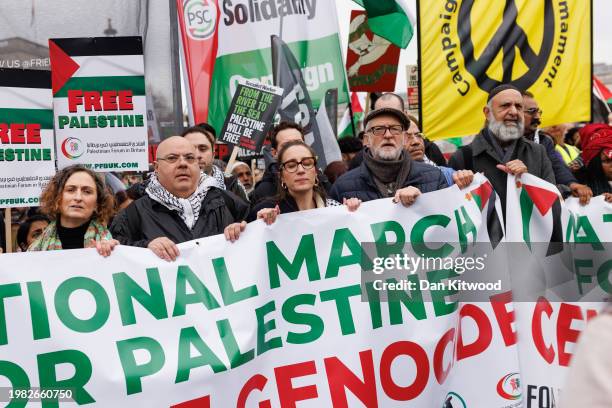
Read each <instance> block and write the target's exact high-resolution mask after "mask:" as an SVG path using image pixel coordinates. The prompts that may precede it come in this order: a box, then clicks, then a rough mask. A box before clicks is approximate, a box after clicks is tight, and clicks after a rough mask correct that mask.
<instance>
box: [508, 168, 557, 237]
mask: <svg viewBox="0 0 612 408" xmlns="http://www.w3.org/2000/svg"><path fill="white" fill-rule="evenodd" d="M506 205H507V213H506V215H507V216H508V219H512V218H510V217H511V216H512V215H515V216H517V215H518V217H517V218H518V219H517V221H518V220H520V223H518V222H515V223H510V224H511V225H509V226H508V232H509V236H512V238H513V241H514V240H516V241H522V242H525V243H526V244H527V246H528V247H529V248H530V249H531V248H532V243H536V242H543V243H560V242H563V231H562V223H561V196H560V194H559V191H558V190H557V187H556V186H555V185H553V184H551V183H548V182H546V181H544V180H542V179H540V178H538V177H535V176H533V175H531V174H523V175H522V176H521V178H520V180H517V179H516V178H515V177H513V176H508V198H507V200H506ZM550 248H551V246H549V249H550Z"/></svg>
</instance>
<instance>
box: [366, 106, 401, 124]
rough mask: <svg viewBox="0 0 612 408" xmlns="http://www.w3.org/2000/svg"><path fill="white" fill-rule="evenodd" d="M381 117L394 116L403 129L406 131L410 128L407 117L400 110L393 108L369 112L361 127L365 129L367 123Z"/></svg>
mask: <svg viewBox="0 0 612 408" xmlns="http://www.w3.org/2000/svg"><path fill="white" fill-rule="evenodd" d="M382 115H388V116H395V117H396V118H397V120H399V121H400V123H401V124H402V126H403V127H404V129H408V128H409V127H410V119H408V116H406V115H405V114H404V112H402V111H401V110H397V109H393V108H382V109H376V110H373V111H370V113H368V116H366V118H365V119H364V121H363V127H367V126H368V122H369V121H371V120H372V119H374V118H376V117H378V116H382Z"/></svg>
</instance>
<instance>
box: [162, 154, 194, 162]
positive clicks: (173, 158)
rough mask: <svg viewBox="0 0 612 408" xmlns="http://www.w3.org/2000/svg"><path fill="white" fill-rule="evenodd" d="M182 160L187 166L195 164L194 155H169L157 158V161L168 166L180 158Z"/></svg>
mask: <svg viewBox="0 0 612 408" xmlns="http://www.w3.org/2000/svg"><path fill="white" fill-rule="evenodd" d="M181 157H182V158H183V159H184V160H185V161H186V162H187V163H188V164H193V163H195V162H196V160H197V159H196V157H195V155H194V154H191V153H188V154H169V155H167V156H166V157H158V158H157V160H162V161H165V162H168V163H170V164H174V163H176V162H178V161H179V159H180V158H181Z"/></svg>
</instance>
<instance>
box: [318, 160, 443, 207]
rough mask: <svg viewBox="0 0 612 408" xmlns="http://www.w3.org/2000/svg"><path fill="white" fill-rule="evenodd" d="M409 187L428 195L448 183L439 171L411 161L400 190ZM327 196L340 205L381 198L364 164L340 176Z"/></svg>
mask: <svg viewBox="0 0 612 408" xmlns="http://www.w3.org/2000/svg"><path fill="white" fill-rule="evenodd" d="M409 186H412V187H416V188H418V189H419V190H420V191H421V193H429V192H431V191H436V190H441V189H443V188H446V187H448V183H447V182H446V179H445V178H444V175H443V174H442V172H441V171H440V169H438V168H436V167H434V166H431V165H429V164H425V163H421V162H416V161H414V160H413V161H412V163H411V165H410V173H408V177H407V178H406V181H405V182H404V185H403V186H402V188H404V187H409ZM329 196H330V198H333V199H334V200H336V201H338V202H340V203H341V202H342V199H343V198H347V199H348V198H353V197H356V198H359V199H360V200H361V201H370V200H376V199H378V198H383V196H382V194H380V192H379V191H378V188H376V183H375V182H374V179H373V176H372V174H371V173H370V170H369V169H368V167H367V166H366V164H365V162H362V163H361V164H360V165H359V167H357V168H355V169H353V170H350V171H348V172H346V173H344V174H343V175H342V176H340V177H339V178H338V180H336V182H335V183H334V185H333V186H332V188H331V191H330V192H329Z"/></svg>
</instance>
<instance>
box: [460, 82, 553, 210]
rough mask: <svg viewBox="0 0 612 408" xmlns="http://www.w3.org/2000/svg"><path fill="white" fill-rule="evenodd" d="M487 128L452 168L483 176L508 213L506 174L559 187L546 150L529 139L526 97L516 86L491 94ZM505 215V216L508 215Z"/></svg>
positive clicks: (499, 89) (486, 116)
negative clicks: (524, 102)
mask: <svg viewBox="0 0 612 408" xmlns="http://www.w3.org/2000/svg"><path fill="white" fill-rule="evenodd" d="M482 111H483V113H484V116H485V119H486V122H485V127H484V128H483V129H482V130H481V131H480V133H478V135H476V137H475V138H474V140H473V141H472V143H471V144H470V145H468V146H463V147H461V148H460V149H459V150H457V151H456V152H455V154H453V156H452V157H451V159H450V161H449V165H450V166H451V167H452V168H454V169H455V170H472V171H473V172H474V173H476V172H482V173H484V175H485V176H486V177H487V178H488V179H489V181H490V182H491V184H492V185H493V188H494V189H495V191H496V192H497V194H498V195H499V198H500V200H501V204H502V209H503V210H504V213H505V209H506V180H507V176H506V174H514V175H516V176H520V175H521V174H523V173H529V174H533V175H534V176H536V177H539V178H541V179H543V180H546V181H548V182H550V183H552V184H555V176H554V173H553V170H552V164H551V162H550V159H549V158H548V155H547V154H546V149H545V148H544V146H542V145H539V144H537V143H534V142H532V141H530V140H527V139H525V138H524V137H522V136H523V132H524V128H525V124H524V116H523V95H522V94H521V91H519V89H518V88H516V87H515V86H513V85H509V84H504V85H499V86H497V87H495V88H493V89H492V90H491V92H490V93H489V97H488V99H487V105H486V106H485V107H484V108H483V110H482ZM504 215H505V214H504Z"/></svg>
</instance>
